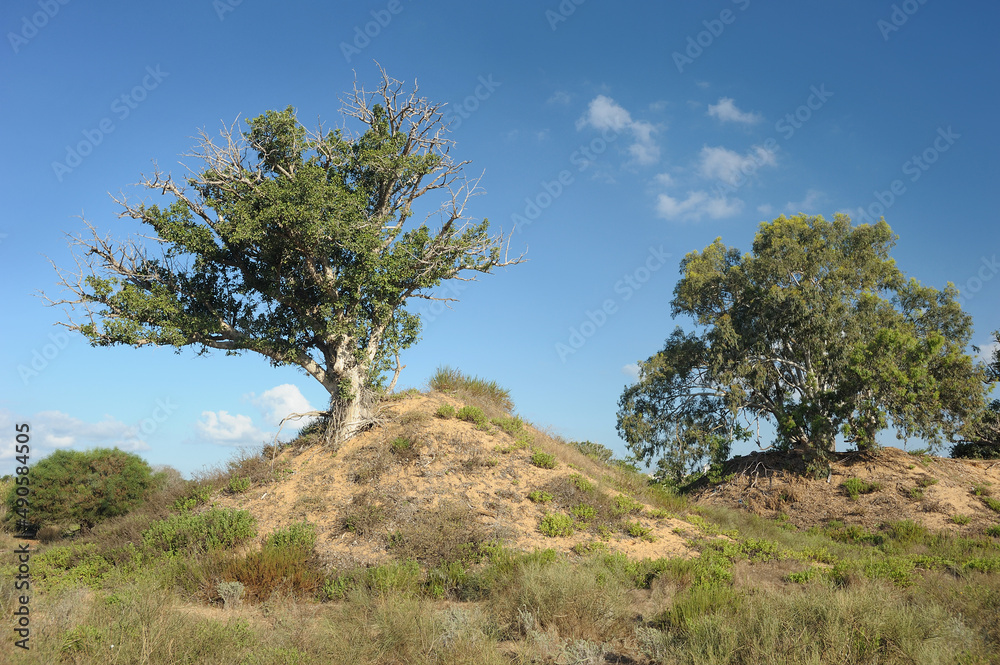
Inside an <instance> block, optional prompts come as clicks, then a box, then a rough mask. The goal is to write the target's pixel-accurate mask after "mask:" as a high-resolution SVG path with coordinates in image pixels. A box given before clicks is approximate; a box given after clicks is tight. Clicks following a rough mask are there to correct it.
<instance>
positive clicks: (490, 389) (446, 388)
mask: <svg viewBox="0 0 1000 665" xmlns="http://www.w3.org/2000/svg"><path fill="white" fill-rule="evenodd" d="M427 383H428V385H429V386H430V388H431V390H439V391H441V392H444V393H457V394H458V395H460V396H462V397H464V398H467V399H469V400H470V401H477V402H480V403H481V404H482V405H483V406H484V407H493V408H494V409H497V410H500V411H503V412H509V411H511V410H513V408H514V402H512V401H511V399H510V391H509V390H507V389H506V388H501V387H500V386H499V385H498V384H497V383H496V381H487V380H486V379H481V378H479V377H478V376H468V375H466V374H463V373H462V372H460V371H459V370H457V369H452V368H451V367H448V366H447V365H445V366H443V367H438V369H437V371H436V372H435V373H434V376H432V377H431V378H430V380H429V381H428V382H427Z"/></svg>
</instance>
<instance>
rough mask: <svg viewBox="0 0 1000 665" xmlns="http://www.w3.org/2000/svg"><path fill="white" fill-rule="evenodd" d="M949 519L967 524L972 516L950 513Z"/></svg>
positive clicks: (956, 522)
mask: <svg viewBox="0 0 1000 665" xmlns="http://www.w3.org/2000/svg"><path fill="white" fill-rule="evenodd" d="M951 521H952V522H953V523H955V524H968V523H969V522H970V521H972V518H970V517H969V516H968V515H952V516H951Z"/></svg>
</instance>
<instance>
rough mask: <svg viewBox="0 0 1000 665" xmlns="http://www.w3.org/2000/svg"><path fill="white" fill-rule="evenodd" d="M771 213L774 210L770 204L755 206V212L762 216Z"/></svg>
mask: <svg viewBox="0 0 1000 665" xmlns="http://www.w3.org/2000/svg"><path fill="white" fill-rule="evenodd" d="M773 211H774V208H773V207H772V206H771V204H770V203H764V204H762V205H759V206H757V212H759V213H760V214H762V215H770V214H771V212H773Z"/></svg>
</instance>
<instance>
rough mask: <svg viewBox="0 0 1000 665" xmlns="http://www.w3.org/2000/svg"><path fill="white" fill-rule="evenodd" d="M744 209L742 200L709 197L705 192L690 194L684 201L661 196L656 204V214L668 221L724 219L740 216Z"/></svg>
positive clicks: (665, 195)
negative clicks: (703, 218)
mask: <svg viewBox="0 0 1000 665" xmlns="http://www.w3.org/2000/svg"><path fill="white" fill-rule="evenodd" d="M742 209H743V201H741V200H740V199H732V200H730V199H727V198H724V197H716V196H709V195H708V193H706V192H704V191H697V192H688V196H687V198H686V199H684V200H683V201H680V200H678V199H675V198H674V197H672V196H669V195H667V194H660V195H659V197H658V199H657V202H656V212H657V213H658V214H659V215H660V217H664V218H666V219H671V220H672V219H683V220H691V221H699V220H700V219H701V218H702V217H709V218H711V219H722V218H724V217H732V216H733V215H737V214H739V212H740V211H741V210H742Z"/></svg>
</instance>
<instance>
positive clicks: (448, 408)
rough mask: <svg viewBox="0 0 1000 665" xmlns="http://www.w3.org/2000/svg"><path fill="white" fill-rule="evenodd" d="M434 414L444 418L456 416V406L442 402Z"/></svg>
mask: <svg viewBox="0 0 1000 665" xmlns="http://www.w3.org/2000/svg"><path fill="white" fill-rule="evenodd" d="M434 415H436V416H437V417H438V418H444V419H446V420H447V419H448V418H454V417H455V407H453V406H452V405H451V404H442V405H441V406H439V407H438V410H437V411H436V412H435V414H434Z"/></svg>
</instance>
